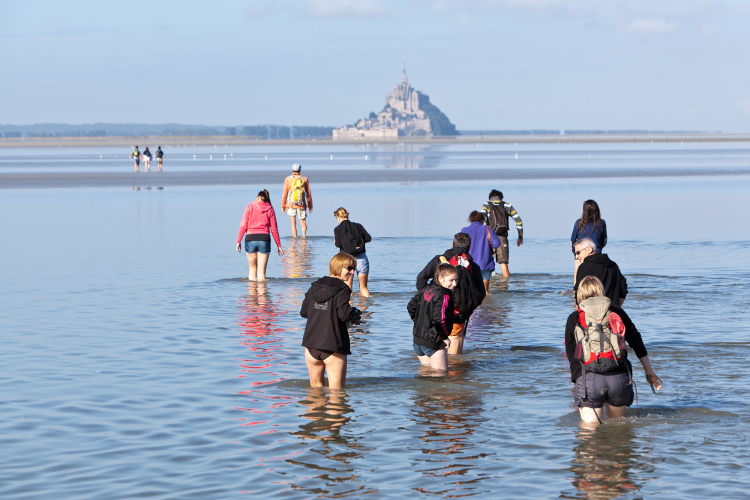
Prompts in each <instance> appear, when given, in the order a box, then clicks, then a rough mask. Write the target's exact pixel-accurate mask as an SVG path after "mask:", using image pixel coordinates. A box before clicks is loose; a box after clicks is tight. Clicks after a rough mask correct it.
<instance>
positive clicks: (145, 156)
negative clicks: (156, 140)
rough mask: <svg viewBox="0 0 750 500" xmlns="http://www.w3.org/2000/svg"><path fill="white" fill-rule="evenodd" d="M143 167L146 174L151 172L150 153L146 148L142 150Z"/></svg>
mask: <svg viewBox="0 0 750 500" xmlns="http://www.w3.org/2000/svg"><path fill="white" fill-rule="evenodd" d="M143 166H145V167H146V172H151V151H149V150H148V146H146V149H144V150H143Z"/></svg>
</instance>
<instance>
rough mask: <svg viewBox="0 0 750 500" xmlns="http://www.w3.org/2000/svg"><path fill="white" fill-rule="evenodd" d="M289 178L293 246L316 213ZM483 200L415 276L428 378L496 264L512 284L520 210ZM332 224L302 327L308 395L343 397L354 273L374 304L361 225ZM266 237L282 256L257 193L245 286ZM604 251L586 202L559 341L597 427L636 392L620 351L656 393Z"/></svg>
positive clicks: (416, 314)
mask: <svg viewBox="0 0 750 500" xmlns="http://www.w3.org/2000/svg"><path fill="white" fill-rule="evenodd" d="M292 170H293V172H292V175H290V176H289V177H287V178H286V179H285V181H284V189H283V193H282V201H281V206H282V209H283V210H284V211H285V212H286V213H287V215H289V217H290V219H291V225H292V235H293V236H294V237H296V236H297V228H296V219H297V218H299V219H300V222H301V226H302V236H303V237H306V233H307V224H306V218H307V214H308V213H310V212H312V194H311V191H310V184H309V182H308V179H307V178H306V177H302V175H301V166H300V165H298V164H295V165H294V166H293V168H292ZM488 198H489V199H488V201H487V202H486V203H484V205H483V206H482V208H481V209H480V210H475V211H472V212H471V213H470V214H469V217H468V222H469V225H468V226H466V227H464V228H463V229H462V230H461V232H459V233H457V234H456V235H455V236H454V237H453V245H452V246H451V248H450V249H448V250H446V251H445V252H443V253H442V254H440V255H436V256H435V257H433V258H432V259H431V260H430V262H428V263H427V265H426V266H425V267H424V268H423V269H422V271H420V272H419V274H418V275H417V279H416V288H417V290H418V292H417V293H416V295H414V296H413V298H412V299H411V300H410V301H409V303H408V304H407V307H406V309H407V311H408V313H409V316H410V318H411V319H412V321H413V322H414V326H413V330H412V336H413V344H412V345H413V349H414V352H415V354H416V356H417V359H418V360H419V361H420V363H421V364H422V365H423V367H424V369H425V370H426V372H425V373H427V374H430V375H434V376H443V375H446V374H447V370H448V367H449V359H450V358H449V355H453V356H456V355H461V354H462V353H463V346H464V339H465V337H466V332H467V327H468V324H469V320H470V318H471V315H472V314H473V313H474V311H475V310H476V309H477V308H478V307H480V306H481V304H482V302H483V301H484V299H485V297H486V295H487V293H489V284H490V280H491V278H492V276H496V275H499V274H500V273H496V272H495V263H498V264H499V265H500V269H501V274H502V275H503V276H505V277H508V276H510V272H509V269H508V258H509V252H508V233H509V220H513V221H514V222H515V225H516V229H517V231H518V240H517V245H518V246H519V247H520V246H521V245H523V223H522V221H521V217H520V216H519V215H518V213H517V212H516V210H515V209H514V208H513V206H512V205H511V204H510V203H508V202H506V201H504V200H503V194H502V193H501V192H500V191H498V190H495V189H493V190H492V191H491V192H490V194H489V197H488ZM334 216H335V217H336V220H337V222H338V226H336V228H335V229H334V244H335V246H336V247H337V248H338V249H339V253H337V254H336V255H334V256H333V258H332V259H331V260H330V262H329V264H328V271H329V275H328V276H325V277H322V278H320V279H318V280H316V281H315V282H313V283H312V284H311V286H310V289H309V290H308V291H307V292H306V293H305V298H304V300H303V302H302V306H301V310H300V315H301V316H302V317H303V318H305V319H306V320H307V323H306V326H305V332H304V335H303V339H302V346H303V347H305V361H306V364H307V369H308V372H309V376H310V385H311V386H312V387H322V386H324V384H325V378H324V377H325V375H327V378H328V387H329V388H330V389H341V388H343V387H344V386H345V384H346V367H347V361H346V360H347V356H348V355H350V354H351V350H350V342H349V333H348V328H349V326H350V325H351V324H352V323H355V324H356V323H358V322H359V318H360V316H361V311H359V310H358V309H357V308H356V307H352V306H351V304H350V302H349V301H350V297H351V294H352V291H353V284H354V275H355V273H356V274H357V275H358V281H359V290H360V294H361V295H362V296H363V297H369V295H370V292H369V289H368V286H367V285H368V274H369V260H368V258H367V254H366V251H365V245H366V243H368V242H370V241H371V236H370V234H369V233H368V232H367V230H365V228H364V227H363V226H362V225H361V224H357V223H355V222H351V221H350V220H349V213H348V212H347V211H346V210H345V209H344V208H343V207H342V208H339V209H337V210H336V211H335V212H334ZM271 235H272V236H273V239H274V241H275V242H276V246H277V251H278V253H279V255H284V251H283V249H282V248H281V242H280V240H279V233H278V228H277V225H276V216H275V213H274V210H273V207H272V206H271V203H270V197H269V194H268V191H266V190H263V191H261V192H259V193H258V195H257V197H256V199H255V201H254V202H252V203H251V204H250V205H248V206H247V208H246V209H245V212H244V214H243V217H242V221H241V224H240V230H239V233H238V235H237V251H238V252H239V251H241V240H242V238H243V237H244V240H245V252H246V254H247V259H248V265H249V273H248V279H249V280H251V281H256V280H258V281H262V280H265V271H266V265H267V264H268V256H269V254H270V252H271ZM606 244H607V226H606V223H605V221H604V220H603V219H602V218H601V214H600V212H599V207H598V205H597V203H596V202H595V201H594V200H587V201H586V202H584V204H583V213H582V215H581V218H580V219H578V220H577V221H576V222H575V224H574V227H573V233H572V235H571V249H572V251H573V254H574V257H575V265H574V283H575V284H574V287H573V291H574V295H575V302H576V309H575V311H573V312H572V313H571V314H570V315H569V316H568V320H567V324H566V327H565V337H564V338H565V341H564V342H565V351H566V354H567V357H568V361H569V364H570V374H571V381H572V382H573V383H574V384H575V387H574V391H573V392H574V400H575V406H576V407H577V408H578V409H579V411H580V415H581V419H582V420H583V421H585V422H601V420H602V418H604V417H605V415H604V411H603V410H604V408H605V407H606V409H607V414H606V415H607V416H608V417H610V418H618V417H621V416H622V415H623V413H624V410H625V407H627V406H630V405H632V403H633V400H634V385H635V384H634V382H633V374H632V367H631V364H630V361H629V360H628V357H627V346H626V344H627V345H629V346H630V347H631V348H632V349H633V350H634V352H635V355H636V356H637V357H638V359H639V360H640V362H641V365H642V366H643V370H644V372H645V375H646V380H647V382H648V383H649V385H650V386H651V388H652V390H654V389H657V390H661V380H660V379H659V377H658V376H657V375H656V373H654V370H653V369H652V368H651V365H650V363H649V359H648V352H647V350H646V347H645V345H644V344H643V340H642V338H641V335H640V333H639V332H638V330H637V329H636V327H635V325H634V324H633V322H632V321H631V319H630V317H629V316H628V315H627V314H626V313H625V311H624V310H623V309H622V305H623V302H624V301H625V297H626V295H627V293H628V292H627V280H626V279H625V277H624V276H623V275H622V273H621V272H620V269H619V267H618V266H617V264H616V263H614V262H613V261H612V260H610V259H609V257H608V256H607V255H606V254H604V253H602V249H603V248H604V247H605V246H606Z"/></svg>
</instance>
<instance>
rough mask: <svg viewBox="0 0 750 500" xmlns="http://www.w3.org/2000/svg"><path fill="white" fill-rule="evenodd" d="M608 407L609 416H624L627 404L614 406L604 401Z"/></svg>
mask: <svg viewBox="0 0 750 500" xmlns="http://www.w3.org/2000/svg"><path fill="white" fill-rule="evenodd" d="M604 405H605V406H606V407H607V416H608V417H609V418H622V416H623V415H624V414H625V408H626V407H625V406H612V405H611V404H609V403H604Z"/></svg>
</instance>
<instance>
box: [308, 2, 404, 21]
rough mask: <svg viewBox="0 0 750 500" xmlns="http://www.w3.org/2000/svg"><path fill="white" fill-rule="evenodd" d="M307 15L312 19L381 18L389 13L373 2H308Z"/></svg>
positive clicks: (379, 4)
mask: <svg viewBox="0 0 750 500" xmlns="http://www.w3.org/2000/svg"><path fill="white" fill-rule="evenodd" d="M305 10H306V11H307V13H308V14H309V15H311V16H313V17H324V18H337V17H338V18H340V17H383V16H388V15H391V12H390V11H389V10H388V9H387V8H386V7H385V6H384V5H383V4H381V3H379V2H377V1H375V0H308V1H307V4H306V6H305Z"/></svg>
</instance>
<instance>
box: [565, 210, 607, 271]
mask: <svg viewBox="0 0 750 500" xmlns="http://www.w3.org/2000/svg"><path fill="white" fill-rule="evenodd" d="M584 238H588V239H590V240H591V241H593V242H594V245H596V249H595V250H594V253H602V248H604V247H605V245H606V244H607V223H606V222H604V219H602V214H601V213H600V212H599V205H597V203H596V202H595V201H594V200H586V201H584V202H583V215H581V218H580V219H578V220H577V221H576V222H575V224H573V234H572V235H571V236H570V248H571V251H572V252H573V255H574V256H575V253H576V242H577V241H580V240H582V239H584ZM580 265H581V262H580V260H579V259H577V258H576V261H575V270H574V271H573V282H574V283H575V281H576V274H578V266H580Z"/></svg>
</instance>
